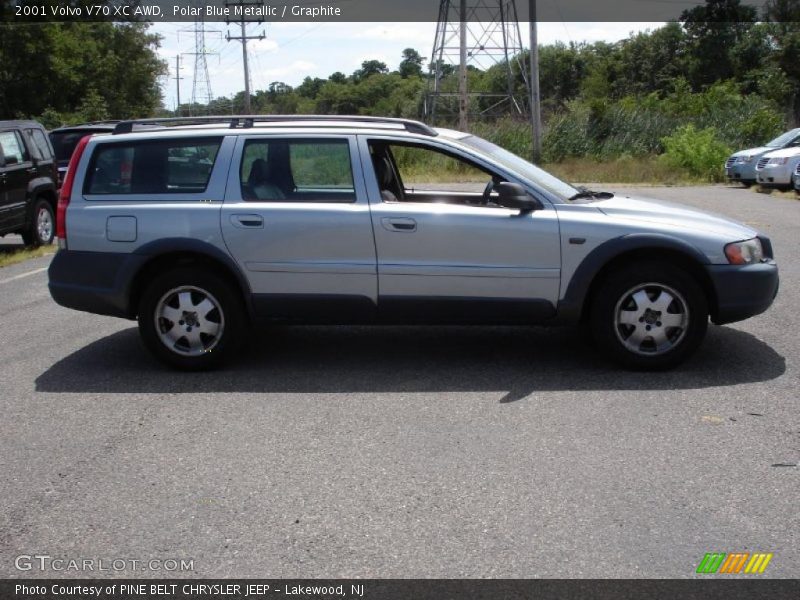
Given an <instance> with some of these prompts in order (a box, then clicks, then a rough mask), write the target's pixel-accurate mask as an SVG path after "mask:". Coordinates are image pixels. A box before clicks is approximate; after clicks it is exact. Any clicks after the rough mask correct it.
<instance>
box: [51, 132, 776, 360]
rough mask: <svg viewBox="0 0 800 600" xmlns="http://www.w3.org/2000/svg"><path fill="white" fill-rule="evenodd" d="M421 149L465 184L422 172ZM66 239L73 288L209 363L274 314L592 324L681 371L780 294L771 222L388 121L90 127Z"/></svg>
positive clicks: (619, 347)
mask: <svg viewBox="0 0 800 600" xmlns="http://www.w3.org/2000/svg"><path fill="white" fill-rule="evenodd" d="M420 165H424V166H425V169H426V172H430V171H431V170H432V169H433V170H435V171H437V172H440V173H441V175H442V177H441V178H436V177H428V178H427V179H426V181H431V180H434V181H436V180H439V179H441V180H446V181H448V182H449V183H419V182H417V181H415V173H418V172H419V168H418V167H419V166H420ZM415 167H417V168H416V170H415ZM465 182H470V183H469V184H467V183H465ZM57 236H58V243H59V251H58V252H57V254H56V256H55V257H54V259H53V261H52V263H51V266H50V268H49V288H50V293H51V295H52V297H53V298H54V299H55V301H56V302H58V303H59V304H61V305H63V306H66V307H69V308H73V309H77V310H82V311H88V312H92V313H97V314H101V315H112V316H116V317H122V318H126V319H136V320H138V325H139V331H140V333H141V338H142V340H143V342H144V345H145V346H146V347H147V348H148V349H149V350H150V351H151V352H152V353H153V354H154V355H155V356H157V357H158V358H160V359H161V360H163V361H165V362H166V363H168V364H169V365H172V366H173V367H177V368H183V369H191V370H195V369H208V368H212V367H216V366H219V365H220V364H222V363H223V362H225V361H226V360H227V359H228V358H230V356H232V355H233V354H234V353H235V351H236V350H237V347H239V346H240V344H241V343H242V342H243V341H244V339H245V338H246V334H247V332H248V331H250V330H251V327H250V325H251V324H257V323H259V322H283V323H298V324H303V323H305V324H338V325H349V324H368V323H375V324H394V325H397V324H418V325H419V324H458V325H466V324H490V325H498V324H499V325H547V324H554V325H555V324H572V325H574V326H577V327H579V328H580V329H581V330H584V331H586V333H587V334H589V335H588V336H587V337H589V338H590V339H592V340H593V341H594V343H595V344H596V345H597V346H598V350H599V352H601V353H602V354H603V355H604V356H607V357H609V358H610V359H613V360H614V361H616V362H617V363H619V364H621V365H623V366H625V367H628V368H635V369H665V368H670V367H673V366H675V365H677V364H679V363H680V362H681V361H683V360H684V359H686V358H687V357H688V356H689V355H690V354H691V353H692V352H693V351H694V350H696V349H697V347H698V345H699V344H700V342H701V341H702V340H703V337H704V335H705V333H706V329H707V326H708V322H709V320H711V321H712V322H714V323H717V324H724V323H731V322H734V321H740V320H743V319H747V318H748V317H752V316H754V315H758V314H759V313H762V312H763V311H765V310H767V308H769V306H770V305H771V304H772V302H773V299H774V298H775V296H776V294H777V292H778V268H777V265H776V262H775V259H774V256H773V248H772V245H771V243H770V240H769V239H768V238H767V237H765V236H764V235H761V234H759V233H758V232H757V231H755V230H753V229H752V228H750V227H748V226H746V225H743V224H741V223H737V222H734V221H731V220H729V219H727V218H725V217H722V216H718V215H712V214H708V213H705V212H702V211H698V210H694V209H690V208H687V207H684V206H681V205H677V204H667V203H661V202H651V201H645V200H641V199H636V198H629V197H620V196H615V195H614V194H612V193H609V192H595V191H590V190H588V189H586V188H576V187H573V186H572V185H569V184H567V183H565V182H563V181H560V180H559V179H557V178H556V177H553V176H552V175H550V174H548V173H546V172H545V171H543V170H541V169H540V168H538V167H536V166H534V165H533V164H531V163H530V162H527V161H525V160H523V159H522V158H520V157H518V156H516V155H514V154H512V153H511V152H508V151H507V150H504V149H502V148H500V147H498V146H496V145H494V144H491V143H489V142H487V141H486V140H483V139H481V138H479V137H476V136H474V135H470V134H468V133H461V132H458V131H452V130H449V129H440V128H432V127H430V126H428V125H425V124H423V123H420V122H417V121H410V120H404V119H390V118H379V117H330V116H326V117H322V116H234V117H227V116H226V117H202V118H199V117H196V118H183V119H165V120H158V119H151V120H146V121H143V120H141V121H136V122H133V121H123V122H120V123H118V124H116V125H115V127H114V131H113V133H110V134H101V135H92V136H86V137H83V138H82V139H81V140H80V142H79V143H78V144H77V146H76V148H75V151H74V153H73V154H72V157H71V160H70V164H69V167H68V169H67V171H66V176H65V178H64V183H63V186H62V188H61V194H60V198H59V201H58V218H57Z"/></svg>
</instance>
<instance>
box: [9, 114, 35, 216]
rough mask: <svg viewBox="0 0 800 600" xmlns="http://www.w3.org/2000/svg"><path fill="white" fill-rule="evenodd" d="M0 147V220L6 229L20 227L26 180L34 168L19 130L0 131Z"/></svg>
mask: <svg viewBox="0 0 800 600" xmlns="http://www.w3.org/2000/svg"><path fill="white" fill-rule="evenodd" d="M0 148H2V150H3V157H4V158H5V167H3V175H4V176H5V177H4V185H5V201H4V204H3V206H2V209H1V210H2V216H0V220H2V222H3V223H4V229H5V230H6V231H8V230H15V229H22V228H23V227H24V226H25V209H26V198H27V195H28V181H29V180H30V179H33V177H34V176H35V174H36V169H35V168H34V166H33V162H32V161H31V157H30V155H29V153H28V149H27V148H26V147H25V144H24V143H23V141H22V135H21V134H20V132H19V130H16V129H7V130H3V131H0Z"/></svg>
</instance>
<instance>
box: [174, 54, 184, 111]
mask: <svg viewBox="0 0 800 600" xmlns="http://www.w3.org/2000/svg"><path fill="white" fill-rule="evenodd" d="M173 79H174V80H175V98H176V101H177V105H176V107H175V114H176V115H177V116H179V117H180V116H181V79H183V77H181V55H180V54H178V55H176V56H175V77H173Z"/></svg>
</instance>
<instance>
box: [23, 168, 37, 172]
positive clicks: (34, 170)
mask: <svg viewBox="0 0 800 600" xmlns="http://www.w3.org/2000/svg"><path fill="white" fill-rule="evenodd" d="M25 170H26V171H27V172H28V173H36V170H37V169H36V167H31V168H30V169H25Z"/></svg>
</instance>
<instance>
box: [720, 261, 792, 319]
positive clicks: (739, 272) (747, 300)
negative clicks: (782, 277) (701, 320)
mask: <svg viewBox="0 0 800 600" xmlns="http://www.w3.org/2000/svg"><path fill="white" fill-rule="evenodd" d="M706 268H707V269H708V274H709V276H710V277H711V281H712V283H713V285H714V292H715V294H716V299H717V305H716V307H714V306H712V307H711V320H712V321H713V322H714V323H716V324H717V325H722V324H724V323H733V322H735V321H743V320H744V319H748V318H750V317H754V316H755V315H760V314H761V313H763V312H764V311H765V310H767V309H768V308H769V307H770V306H771V305H772V301H773V300H775V296H776V295H777V294H778V285H779V277H778V265H776V264H775V261H773V260H770V261H768V262H763V263H758V264H754V265H708V266H707V267H706Z"/></svg>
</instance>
